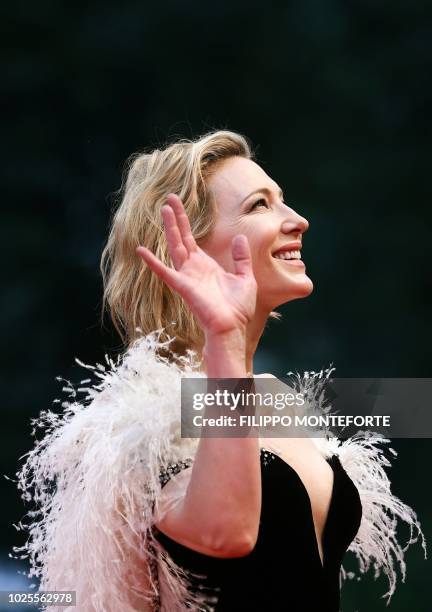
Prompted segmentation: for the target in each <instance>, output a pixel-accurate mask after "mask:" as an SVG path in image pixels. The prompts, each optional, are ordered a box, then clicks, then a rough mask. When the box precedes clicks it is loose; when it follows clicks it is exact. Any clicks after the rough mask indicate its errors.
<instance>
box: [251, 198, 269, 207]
mask: <svg viewBox="0 0 432 612" xmlns="http://www.w3.org/2000/svg"><path fill="white" fill-rule="evenodd" d="M259 204H264V205H265V207H266V208H268V207H269V206H268V204H267V201H266V200H265V199H264V198H260V199H259V200H257V201H256V202H255V204H253V205H252V206H251V208H250V210H254V208H256V207H257V206H258V205H259Z"/></svg>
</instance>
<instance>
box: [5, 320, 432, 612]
mask: <svg viewBox="0 0 432 612" xmlns="http://www.w3.org/2000/svg"><path fill="white" fill-rule="evenodd" d="M162 331H163V330H162V329H159V330H156V331H154V332H152V333H151V334H148V335H146V336H142V337H141V338H139V339H138V340H137V341H136V342H135V343H134V345H133V346H132V347H131V348H130V349H129V350H128V351H127V353H126V354H125V355H124V356H123V357H122V358H119V359H118V360H117V363H114V362H113V361H112V360H111V359H110V358H109V357H108V356H107V355H106V356H105V359H106V362H107V366H108V367H106V366H104V365H102V364H97V365H96V366H91V365H86V364H83V363H82V362H81V361H79V360H78V359H76V361H77V363H79V364H80V365H81V366H82V367H85V368H87V369H89V370H91V371H92V372H93V374H94V375H95V376H96V377H97V378H98V379H99V381H97V382H96V383H95V384H93V385H92V386H86V387H80V388H79V389H78V390H77V391H76V390H75V389H74V387H73V385H72V384H71V383H70V382H69V381H65V382H66V383H67V386H66V387H64V388H63V390H64V391H66V392H67V393H69V395H70V396H71V397H72V398H76V396H77V392H81V393H87V395H86V397H85V398H84V400H81V401H77V400H76V399H75V401H73V402H64V403H63V404H62V406H63V408H64V411H63V413H62V414H56V413H54V412H52V411H50V410H46V411H42V412H41V413H40V415H39V417H38V418H37V419H33V420H32V423H33V424H35V429H34V430H33V432H32V433H33V434H34V433H35V430H36V428H41V429H43V430H44V437H43V438H42V439H41V440H37V441H36V442H35V446H34V448H33V449H32V450H31V451H30V452H29V453H27V454H26V455H24V457H27V459H26V461H25V463H24V465H23V466H22V468H21V470H20V471H19V472H18V473H17V476H18V480H17V484H18V488H19V489H20V490H21V491H22V497H23V499H24V500H25V501H28V502H33V503H34V504H35V505H36V506H37V508H36V509H35V510H32V511H30V512H28V515H27V516H28V517H29V518H30V519H31V521H30V522H29V523H27V524H23V523H20V524H19V526H20V528H21V529H25V530H27V531H28V533H29V538H28V540H27V543H26V544H25V545H24V546H22V547H14V552H19V553H22V554H21V556H20V557H19V558H26V557H28V558H29V562H30V567H31V569H30V572H29V574H28V577H30V578H31V577H32V576H36V577H37V578H39V579H40V586H39V589H40V590H44V591H47V590H63V591H64V590H72V591H76V597H77V606H76V608H74V609H75V610H77V611H78V612H119V611H120V610H121V611H122V612H138V611H144V612H146V611H151V610H157V609H161V610H162V611H166V612H176V611H177V610H189V611H191V610H200V609H201V610H202V609H204V607H205V609H211V604H212V602H209V601H208V600H207V602H204V600H203V599H202V598H201V597H200V596H198V595H192V594H191V592H190V590H189V589H188V584H189V576H187V575H186V574H185V573H184V572H183V571H182V570H181V568H179V567H178V566H177V565H176V564H175V563H174V561H173V560H172V559H171V558H170V557H169V555H167V553H166V552H165V551H164V549H163V548H162V546H161V545H160V544H159V542H158V541H157V539H156V538H155V537H154V534H153V530H152V526H153V524H154V522H155V516H156V513H157V512H158V510H159V505H158V502H159V498H160V493H161V484H160V480H159V475H160V470H161V469H162V470H164V469H165V470H167V469H169V466H170V465H171V464H172V463H177V462H178V461H185V460H188V459H189V460H191V461H193V458H194V455H195V452H196V448H197V443H198V441H197V440H190V439H184V438H181V435H180V422H181V419H180V398H181V376H182V375H185V376H187V375H192V376H194V377H195V376H203V377H204V376H205V375H204V374H203V373H199V372H197V371H195V370H196V369H197V367H199V364H197V363H196V361H195V357H194V355H195V353H194V352H193V351H188V353H187V355H186V356H185V357H179V356H176V355H174V356H175V358H176V360H177V363H176V361H169V360H168V359H166V358H164V357H161V356H160V355H159V353H158V349H160V348H167V347H168V346H169V344H170V343H171V342H172V340H173V338H170V339H169V340H168V341H166V342H161V341H160V334H161V332H162ZM59 380H62V379H59ZM89 382H90V379H86V380H83V381H81V384H88V383H89ZM322 384H323V383H322V381H321V382H317V379H315V382H314V380H313V379H310V380H309V381H308V382H307V383H305V384H304V389H306V388H307V389H309V391H312V395H311V394H309V397H310V398H312V399H313V401H312V404H313V406H314V408H315V409H316V410H321V411H324V412H325V411H327V408H325V407H324V402H323V393H322ZM55 401H57V402H58V401H59V400H55ZM313 440H314V442H315V443H316V445H317V446H318V448H319V449H320V450H321V452H322V454H323V455H324V456H329V455H330V454H332V453H333V452H336V453H337V454H338V455H339V457H340V460H341V463H342V465H343V467H344V468H345V470H346V471H347V473H348V475H349V476H350V478H351V479H352V480H353V482H354V484H355V485H356V486H357V488H358V490H359V493H360V497H361V502H362V506H363V518H362V523H361V526H360V529H359V532H358V534H357V536H356V538H355V539H354V541H353V542H352V544H351V546H350V548H349V550H351V551H353V552H354V553H355V554H356V555H357V557H358V560H359V565H360V571H361V572H366V571H367V570H368V569H369V567H370V565H371V564H373V566H374V568H375V575H377V574H378V573H379V571H380V568H382V569H383V571H384V572H385V573H386V574H387V575H388V578H389V582H390V590H389V592H388V593H387V594H386V595H389V596H391V595H392V594H393V592H394V589H395V584H396V572H395V569H394V562H393V556H395V557H396V561H397V562H398V563H399V564H400V566H401V570H402V576H403V577H402V580H404V578H405V563H404V559H403V553H404V551H405V550H406V548H407V546H409V544H411V543H414V542H416V541H417V538H416V539H413V538H412V537H411V539H410V541H409V542H408V544H407V546H406V547H405V548H404V549H402V548H401V547H400V545H399V544H398V542H397V540H396V517H397V518H400V519H402V520H403V521H405V522H407V523H408V524H409V525H410V528H411V535H412V529H413V527H415V528H416V529H417V531H418V533H420V534H421V535H422V537H423V534H422V532H421V529H420V523H419V522H418V521H417V519H416V515H415V513H414V511H413V510H412V509H411V508H409V506H407V505H406V504H404V503H403V502H401V501H400V500H399V499H398V498H396V497H395V496H393V495H392V493H391V492H390V482H389V480H388V478H387V476H386V474H385V471H384V469H383V466H387V465H390V464H389V462H388V461H387V460H386V459H385V458H384V457H383V455H382V454H381V451H380V450H379V449H378V448H377V445H378V443H381V442H383V443H384V442H388V440H385V439H382V438H381V439H379V440H378V438H377V437H373V438H370V437H369V438H367V439H363V438H362V437H361V436H359V435H357V436H354V437H353V438H350V439H349V440H347V441H346V442H343V443H341V442H340V441H339V440H337V439H336V438H331V437H330V438H329V439H327V438H326V437H321V438H313ZM391 450H392V449H391ZM392 452H393V453H394V451H393V450H392ZM394 454H395V453H394ZM177 501H178V499H177V498H173V499H172V503H176V502H177ZM387 511H388V512H390V516H389V515H388V514H387ZM423 547H424V549H425V545H424V538H423ZM425 551H426V549H425ZM149 568H150V569H149ZM150 570H151V571H150ZM155 570H156V571H155ZM345 575H346V573H345V572H344V570H343V568H341V576H342V577H345ZM213 603H214V602H213ZM44 609H48V610H50V611H51V612H63V611H65V610H68V609H69V608H67V607H64V606H62V607H56V606H50V607H49V608H44Z"/></svg>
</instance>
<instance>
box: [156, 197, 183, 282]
mask: <svg viewBox="0 0 432 612" xmlns="http://www.w3.org/2000/svg"><path fill="white" fill-rule="evenodd" d="M162 217H163V222H164V229H165V235H166V237H167V242H168V251H169V254H170V257H171V259H172V262H173V264H174V268H175V269H176V270H180V268H181V267H182V265H183V264H184V262H185V260H186V259H187V258H188V251H187V249H186V247H185V245H184V244H183V241H182V237H181V235H180V231H179V228H178V225H177V220H176V216H175V213H174V211H173V209H172V208H171V206H167V205H164V206H162Z"/></svg>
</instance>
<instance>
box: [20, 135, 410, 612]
mask: <svg viewBox="0 0 432 612" xmlns="http://www.w3.org/2000/svg"><path fill="white" fill-rule="evenodd" d="M160 216H161V217H162V219H161V218H160ZM161 220H162V221H163V227H162V226H161ZM307 229H308V222H307V220H306V219H304V218H303V217H302V216H300V215H299V214H297V213H296V212H295V211H294V210H293V209H292V208H290V207H289V206H288V205H287V204H286V203H285V202H284V200H283V193H282V190H281V188H280V186H279V185H278V184H277V183H276V182H275V181H274V180H273V179H271V178H270V177H269V176H268V175H267V174H266V173H265V172H264V170H263V169H262V168H261V167H260V166H259V165H258V164H256V163H255V162H254V161H253V160H252V153H251V150H250V147H249V145H248V143H247V141H246V140H245V139H244V138H243V137H242V136H240V135H238V134H235V133H233V132H228V131H218V132H213V133H210V134H207V135H205V136H203V137H202V138H199V139H198V140H196V141H193V142H190V141H181V142H177V143H174V144H172V145H171V146H168V147H167V148H166V149H164V150H161V151H158V150H156V151H153V152H152V153H149V154H142V155H139V156H136V157H135V158H134V159H133V161H132V163H131V166H130V168H129V172H128V176H127V180H126V184H125V187H124V191H123V199H122V202H121V204H120V206H119V208H118V209H117V211H116V213H115V216H114V218H113V223H112V227H111V231H110V236H109V239H108V243H107V245H106V248H105V250H104V253H103V256H102V262H101V270H102V274H103V278H104V283H105V293H104V306H105V304H106V303H107V304H108V305H109V309H110V312H111V316H112V319H113V321H114V324H115V325H116V327H117V329H118V331H119V333H120V334H121V336H122V338H123V340H124V344H125V347H126V348H127V351H126V353H125V355H124V357H123V359H122V360H121V361H119V362H118V363H117V364H114V363H113V362H112V361H111V360H110V359H109V358H107V363H108V365H109V366H110V368H109V369H108V370H107V369H106V368H105V367H104V366H102V365H101V364H98V365H97V367H96V368H94V367H93V366H86V365H85V364H81V365H83V366H84V367H87V368H90V369H92V370H93V371H94V372H95V374H96V375H97V376H98V377H99V378H100V379H101V380H102V382H100V383H99V384H96V385H94V386H93V387H85V388H84V391H85V392H87V393H88V395H87V398H88V399H90V400H91V401H90V402H89V403H88V404H87V405H86V404H84V403H83V402H81V403H80V402H77V401H74V402H73V403H66V404H65V408H66V410H65V412H64V414H63V415H61V416H59V415H54V414H53V413H52V412H50V411H46V412H44V413H42V415H41V417H40V419H39V423H38V424H39V425H40V426H46V427H47V433H46V436H45V438H43V440H41V441H40V442H38V443H37V444H36V447H35V449H34V450H33V451H32V452H31V453H30V456H29V458H28V460H27V462H26V464H25V465H24V467H23V468H22V470H21V472H20V473H19V477H20V478H19V486H20V487H21V488H22V489H23V490H24V495H27V498H29V497H30V493H29V491H30V490H31V489H32V487H34V492H33V496H34V498H35V499H37V500H38V502H39V507H40V508H41V517H40V519H39V520H38V521H34V522H33V523H32V524H30V525H27V529H28V530H29V532H30V536H31V537H30V539H29V543H28V544H27V545H26V547H23V548H22V549H16V550H17V551H18V550H20V551H22V550H25V551H26V552H27V554H29V556H30V560H31V563H32V568H33V570H32V571H33V574H36V575H38V576H39V577H40V578H41V587H40V588H41V590H50V589H54V588H55V589H57V590H59V589H62V590H67V589H70V590H74V591H76V594H77V608H76V609H78V610H101V611H102V610H104V611H105V610H115V611H118V610H122V611H132V610H155V609H162V610H167V611H169V612H171V611H174V610H178V609H202V610H205V609H216V610H243V609H244V610H250V609H266V610H292V611H297V610H302V611H305V610H317V609H320V610H328V611H331V612H337V611H338V610H339V604H340V594H339V578H342V577H345V572H344V570H343V567H342V565H341V563H342V559H343V556H344V553H345V552H346V550H347V549H350V550H351V551H353V552H355V554H356V555H357V557H358V559H359V562H360V570H361V571H362V572H364V571H367V570H368V568H369V567H370V565H371V564H373V565H374V567H375V569H376V571H377V572H378V573H379V570H380V568H382V569H383V570H384V571H385V573H386V574H387V575H388V577H389V581H390V589H389V592H388V593H387V595H388V596H389V597H390V596H391V595H392V593H393V592H394V589H395V576H396V574H395V570H394V560H396V561H397V562H399V564H400V566H401V569H402V574H403V578H404V574H405V565H404V560H403V552H404V551H403V550H402V548H401V547H400V545H399V544H398V542H397V539H396V520H395V519H397V518H399V519H402V520H404V521H406V522H407V523H408V524H409V525H410V528H411V530H412V528H413V527H415V528H416V529H417V531H418V533H419V534H421V535H422V532H421V528H420V524H419V522H418V521H417V518H416V515H415V513H414V512H413V511H412V510H411V508H409V506H407V505H405V504H404V503H403V502H401V501H400V500H399V499H397V498H396V497H395V496H393V494H392V493H391V492H390V483H389V481H388V478H387V476H386V474H385V471H384V469H383V466H385V465H389V462H388V461H387V459H386V458H385V457H384V455H383V454H382V451H381V450H380V449H379V444H380V443H387V442H388V440H385V439H382V438H381V437H380V436H378V435H376V436H373V435H372V436H366V435H365V436H364V437H363V438H362V437H361V436H359V437H354V438H352V439H349V440H347V441H345V442H343V443H342V442H341V441H339V440H337V439H334V438H333V439H329V438H327V439H325V440H323V439H321V440H317V439H311V438H308V437H303V438H287V439H277V440H275V439H273V438H272V439H258V438H252V437H242V438H206V437H204V438H201V439H200V440H199V441H196V440H190V439H182V438H181V435H180V430H179V428H180V412H179V404H180V384H179V383H180V380H181V377H182V376H184V375H190V374H192V375H194V376H201V377H204V378H205V377H209V378H245V377H247V376H248V375H252V374H253V358H254V354H255V351H256V348H257V345H258V342H259V339H260V337H261V335H262V333H263V331H264V328H265V325H266V323H267V320H268V319H269V318H276V317H277V316H278V315H277V313H276V312H274V310H273V309H274V308H276V307H277V306H279V305H280V304H283V303H285V302H288V301H291V300H294V299H298V298H302V297H306V296H308V295H309V294H310V293H311V291H312V289H313V285H312V281H311V280H310V278H309V277H308V276H307V274H306V269H305V265H304V263H303V262H302V260H301V248H302V241H303V234H304V233H305V232H306V230H307ZM144 245H145V246H144ZM154 330H157V331H156V332H155V331H154ZM166 330H169V331H166ZM79 363H81V362H79ZM82 382H86V383H88V382H89V380H86V381H82ZM66 389H67V390H69V392H70V394H71V395H72V397H73V398H74V399H75V398H76V393H77V392H76V391H75V389H74V388H73V386H72V385H70V383H69V386H68V387H66ZM81 390H82V389H81ZM78 391H80V389H78ZM393 452H394V451H393ZM52 481H55V485H56V486H55V488H54V490H53V487H52ZM414 541H417V538H415V539H414V538H412V537H411V539H410V542H409V544H410V543H412V542H414ZM51 609H52V608H51ZM59 609H60V608H59ZM61 609H65V608H64V607H63V608H61Z"/></svg>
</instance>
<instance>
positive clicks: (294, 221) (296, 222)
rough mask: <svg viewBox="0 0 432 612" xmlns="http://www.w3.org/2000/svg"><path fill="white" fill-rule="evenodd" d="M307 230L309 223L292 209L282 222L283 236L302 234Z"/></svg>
mask: <svg viewBox="0 0 432 612" xmlns="http://www.w3.org/2000/svg"><path fill="white" fill-rule="evenodd" d="M308 229H309V221H308V220H307V219H305V217H302V216H301V215H299V214H298V213H296V212H295V210H293V209H292V208H290V209H289V213H288V218H285V220H284V221H283V222H282V231H283V232H284V233H285V234H291V233H292V232H299V233H300V234H303V233H304V232H306V231H307V230H308Z"/></svg>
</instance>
